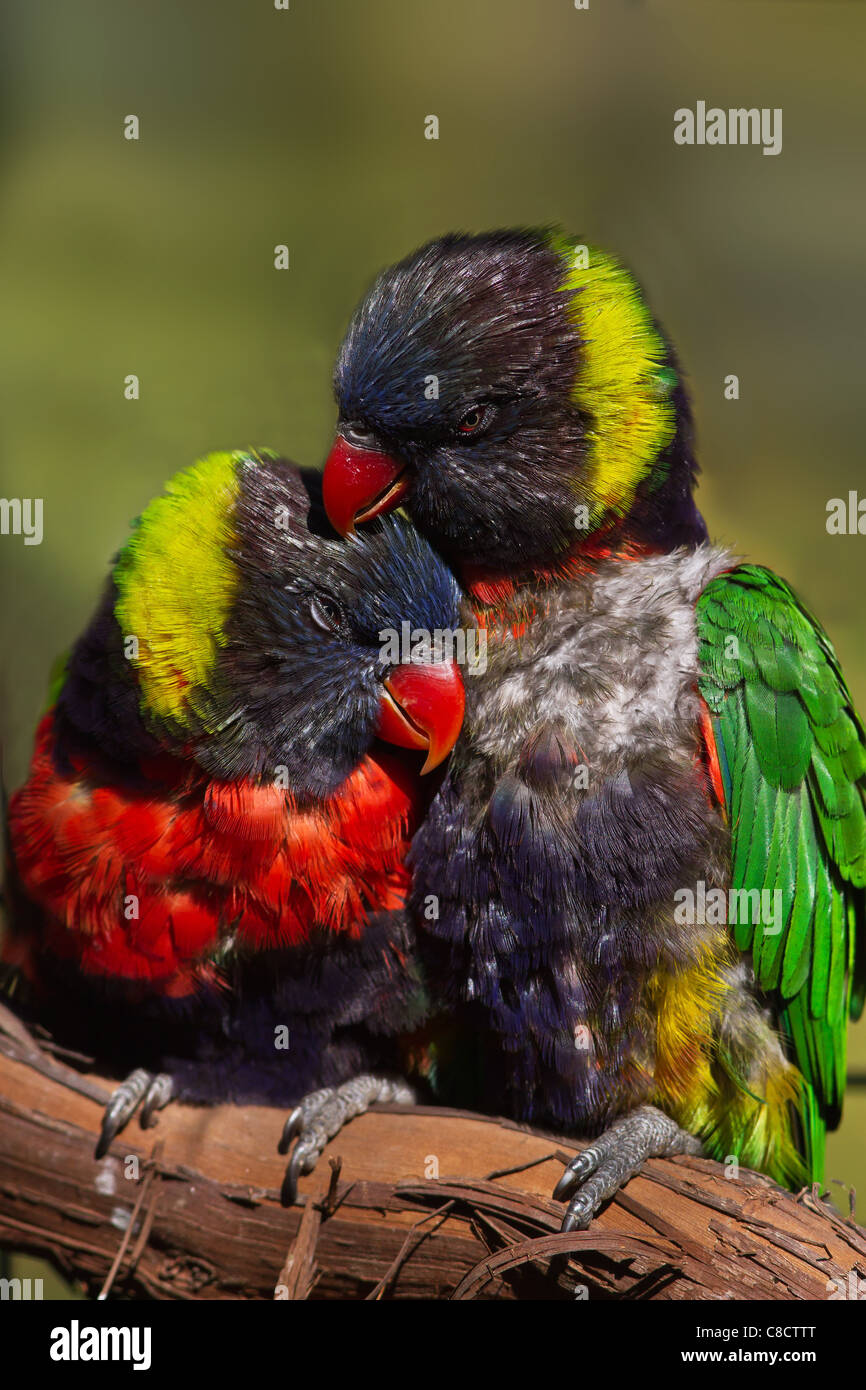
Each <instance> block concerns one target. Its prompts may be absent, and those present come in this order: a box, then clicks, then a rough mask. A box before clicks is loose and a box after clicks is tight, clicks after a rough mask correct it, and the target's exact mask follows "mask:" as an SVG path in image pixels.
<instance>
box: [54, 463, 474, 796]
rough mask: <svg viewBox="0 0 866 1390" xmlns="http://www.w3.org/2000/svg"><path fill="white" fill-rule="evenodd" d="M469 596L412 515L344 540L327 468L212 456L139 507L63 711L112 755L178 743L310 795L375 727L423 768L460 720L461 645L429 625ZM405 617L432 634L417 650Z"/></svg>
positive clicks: (236, 771) (340, 769)
mask: <svg viewBox="0 0 866 1390" xmlns="http://www.w3.org/2000/svg"><path fill="white" fill-rule="evenodd" d="M458 602H459V589H458V586H457V583H456V580H455V579H454V578H453V576H452V574H451V573H450V571H449V570H448V569H447V568H446V566H445V565H444V564H443V562H442V561H441V560H440V559H439V557H438V556H437V555H436V554H435V553H434V552H433V551H432V550H431V548H430V546H429V545H428V544H427V542H426V541H424V539H423V538H422V537H421V536H420V535H418V533H417V532H416V531H415V530H414V528H413V527H412V526H411V525H410V524H409V523H408V522H405V521H404V520H403V519H402V518H399V517H385V518H383V519H382V521H380V522H378V523H376V525H375V526H374V527H373V528H372V529H370V530H369V531H365V533H364V534H363V535H357V536H350V537H349V538H348V539H345V540H344V539H342V538H341V537H339V536H338V535H337V534H336V533H335V532H334V530H333V528H332V527H331V525H330V523H329V522H328V520H327V517H326V515H325V512H324V509H323V507H322V502H321V475H319V474H316V473H314V472H312V471H311V470H301V469H298V468H297V467H295V465H293V464H291V463H288V462H287V461H286V460H284V459H279V458H277V457H275V456H272V455H269V454H266V453H264V452H263V451H257V452H253V451H247V452H238V453H223V454H212V455H209V456H208V457H207V458H205V459H202V460H200V461H199V462H198V463H197V464H195V465H194V466H193V467H192V468H190V469H186V470H184V472H182V473H180V474H178V475H176V477H175V478H174V479H172V481H171V483H170V484H169V485H168V488H167V489H166V492H165V493H164V494H163V495H162V496H161V497H159V498H157V499H156V500H155V501H154V502H152V503H151V504H150V506H149V507H148V508H147V509H146V511H145V512H144V514H143V515H142V517H141V518H140V520H139V523H138V525H137V527H136V529H135V531H134V532H133V534H132V536H131V538H130V540H129V542H128V543H127V545H126V546H125V548H124V549H123V550H122V551H121V553H120V555H119V557H118V559H117V561H116V563H115V567H114V572H113V575H112V582H111V585H110V589H109V594H108V596H107V607H105V608H104V609H103V611H102V612H101V613H99V614H97V617H96V619H94V624H92V625H91V629H90V630H89V631H88V632H87V633H85V635H84V637H83V638H82V639H81V640H80V641H79V643H78V644H77V647H76V648H75V649H74V650H73V653H72V657H71V659H70V663H69V666H68V668H67V673H66V678H65V682H64V684H63V687H62V689H61V692H60V696H59V700H58V717H59V718H61V719H63V720H65V721H66V723H67V725H68V726H72V727H73V728H77V730H78V732H79V733H80V734H81V733H86V732H90V734H91V735H93V733H94V731H95V729H97V728H98V731H99V735H100V737H99V743H100V744H101V747H102V749H103V751H108V752H112V751H113V752H114V756H117V753H118V751H119V749H120V748H121V747H126V748H129V747H130V746H135V747H137V748H139V749H140V750H141V751H142V752H145V753H147V752H158V751H168V752H171V753H173V754H176V753H177V752H178V751H182V753H183V755H184V756H189V757H191V758H192V759H194V761H195V762H197V763H198V764H199V765H200V766H201V767H202V768H203V769H204V770H205V771H206V772H207V773H208V774H209V775H210V776H211V777H213V778H216V779H219V780H222V781H232V780H234V779H237V778H244V779H247V778H251V779H259V780H263V781H264V780H273V779H277V778H282V779H283V781H282V784H283V785H284V786H286V787H287V788H288V790H289V791H291V793H292V794H293V795H294V796H295V797H296V798H298V799H299V800H303V799H305V798H320V797H322V796H326V795H329V794H330V793H332V792H334V791H335V790H336V789H337V788H338V787H339V786H340V785H341V783H342V782H343V781H344V780H345V779H346V778H347V777H348V776H349V774H350V773H351V772H352V771H353V770H354V768H355V767H356V766H357V764H358V763H359V762H360V760H361V758H362V757H363V756H364V755H365V753H367V752H368V751H369V750H370V749H371V746H372V745H373V744H374V741H375V740H376V739H377V738H379V739H383V740H385V741H386V742H388V743H392V744H396V745H398V746H400V747H403V748H410V749H416V750H420V751H422V752H423V754H424V755H425V757H424V758H419V759H417V760H413V761H417V762H418V763H419V766H420V764H421V763H422V762H423V764H424V766H423V769H421V770H423V771H427V770H429V769H430V768H432V767H434V766H436V765H437V764H438V763H440V762H441V761H442V760H443V759H444V758H445V757H446V755H447V754H448V753H449V752H450V750H451V748H452V747H453V745H454V743H455V742H456V740H457V736H458V734H459V732H460V726H461V723H462V718H463V708H464V690H463V682H462V678H461V674H460V671H459V668H458V666H457V664H456V662H455V661H453V660H451V659H450V656H451V654H452V652H453V647H452V646H450V645H449V644H448V642H447V640H444V641H443V640H440V642H439V646H438V647H437V645H436V637H435V634H436V633H437V632H440V633H444V634H447V633H449V632H451V633H453V632H454V629H455V627H456V624H457V621H458V616H457V614H458ZM405 624H408V625H409V628H410V629H411V630H413V636H415V630H420V631H421V632H422V633H430V634H432V638H431V641H430V642H429V643H427V644H426V645H425V644H424V643H422V644H421V656H420V658H419V655H418V646H417V644H413V647H412V648H411V649H410V651H409V652H408V653H407V650H406V646H407V644H406V643H405V642H403V643H402V645H401V643H400V637H401V636H402V635H403V629H404V625H405ZM107 627H108V628H111V629H113V631H114V634H115V635H114V638H113V639H112V640H108V639H107V638H106V629H107ZM121 651H122V656H123V658H124V659H120V654H121ZM131 703H132V705H133V710H132V713H130V704H131ZM130 717H131V718H132V719H133V721H134V720H137V721H138V727H137V731H133V733H134V734H135V736H134V737H133V736H132V735H131V733H130V728H129V721H130ZM118 721H120V722H121V724H122V725H123V727H122V728H120V729H119V728H118ZM109 738H110V739H113V740H114V744H115V747H114V749H113V750H112V749H111V748H110V747H108V748H107V747H106V743H107V740H108V739H109Z"/></svg>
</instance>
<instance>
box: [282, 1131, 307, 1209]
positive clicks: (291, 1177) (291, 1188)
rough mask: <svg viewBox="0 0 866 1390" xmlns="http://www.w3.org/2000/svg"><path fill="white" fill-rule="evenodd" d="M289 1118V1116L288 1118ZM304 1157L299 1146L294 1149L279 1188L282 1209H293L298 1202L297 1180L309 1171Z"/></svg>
mask: <svg viewBox="0 0 866 1390" xmlns="http://www.w3.org/2000/svg"><path fill="white" fill-rule="evenodd" d="M289 1118H291V1116H290V1117H289ZM305 1158H306V1155H305V1154H304V1151H303V1149H302V1148H301V1145H300V1144H299V1145H298V1147H297V1148H296V1149H295V1152H294V1153H293V1154H292V1157H291V1158H290V1160H289V1163H288V1167H287V1168H286V1175H285V1177H284V1178H283V1185H282V1187H281V1188H280V1204H281V1206H284V1207H293V1206H294V1205H295V1203H296V1201H297V1200H298V1178H299V1177H300V1176H301V1174H302V1173H309V1171H310V1169H309V1168H307V1167H305V1166H304V1161H305Z"/></svg>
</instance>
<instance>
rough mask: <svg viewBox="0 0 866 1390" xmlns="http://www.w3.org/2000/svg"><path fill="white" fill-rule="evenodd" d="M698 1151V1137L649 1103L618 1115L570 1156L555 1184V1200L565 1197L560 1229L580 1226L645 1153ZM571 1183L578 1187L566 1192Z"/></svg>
mask: <svg viewBox="0 0 866 1390" xmlns="http://www.w3.org/2000/svg"><path fill="white" fill-rule="evenodd" d="M700 1152H701V1144H700V1140H699V1139H697V1138H696V1137H695V1136H694V1135H693V1134H689V1133H688V1132H687V1131H686V1130H684V1129H681V1128H680V1126H679V1125H678V1124H677V1123H676V1121H675V1120H673V1119H671V1117H670V1115H667V1114H665V1113H664V1111H662V1110H658V1109H657V1108H656V1107H655V1106H653V1105H642V1106H639V1107H638V1108H637V1109H636V1110H633V1111H631V1112H629V1113H628V1114H627V1115H623V1116H621V1117H620V1118H619V1119H618V1120H615V1121H614V1123H613V1124H612V1125H611V1126H610V1128H608V1129H606V1130H605V1131H604V1133H602V1134H600V1135H599V1136H598V1138H597V1139H594V1140H593V1142H592V1144H591V1145H590V1147H589V1148H588V1149H584V1150H583V1153H580V1154H578V1155H577V1157H576V1158H573V1159H572V1160H571V1162H570V1163H569V1165H568V1167H567V1168H566V1170H565V1172H564V1173H563V1174H562V1176H561V1178H560V1179H559V1182H558V1183H557V1184H556V1187H555V1189H554V1192H553V1195H554V1198H555V1199H556V1200H557V1201H560V1202H561V1201H567V1200H568V1198H569V1197H571V1200H570V1201H569V1202H568V1210H567V1211H566V1213H565V1219H564V1220H563V1223H562V1230H563V1231H575V1230H583V1231H585V1230H586V1228H587V1227H588V1226H589V1224H590V1222H591V1221H592V1219H593V1217H594V1216H595V1214H596V1212H597V1211H599V1210H600V1209H601V1207H602V1206H603V1205H604V1203H605V1202H607V1201H609V1200H610V1198H611V1197H613V1196H615V1194H616V1193H617V1192H618V1191H619V1190H620V1188H621V1187H623V1186H624V1185H625V1183H627V1182H628V1181H629V1179H630V1178H633V1177H634V1176H635V1174H636V1173H639V1172H640V1170H641V1168H642V1167H643V1164H644V1162H645V1161H646V1159H648V1158H670V1157H673V1155H674V1154H684V1153H688V1154H695V1153H698V1154H699V1153H700ZM576 1188H579V1189H580V1190H579V1191H578V1192H576V1193H575V1195H574V1196H571V1194H572V1193H574V1192H575V1189H576Z"/></svg>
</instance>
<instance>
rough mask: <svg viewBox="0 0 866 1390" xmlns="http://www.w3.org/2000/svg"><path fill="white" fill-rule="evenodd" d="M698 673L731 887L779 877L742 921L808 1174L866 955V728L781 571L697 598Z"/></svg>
mask: <svg viewBox="0 0 866 1390" xmlns="http://www.w3.org/2000/svg"><path fill="white" fill-rule="evenodd" d="M697 626H698V641H699V665H700V678H699V685H700V690H701V694H702V695H703V697H704V700H705V701H706V703H707V705H708V707H709V709H710V712H711V715H712V720H713V728H714V732H715V738H716V751H717V753H718V757H719V765H720V768H721V772H722V780H723V783H724V788H725V797H726V803H727V807H726V809H727V812H728V818H729V821H730V827H731V839H732V845H731V858H732V864H731V887H732V888H740V889H746V890H748V889H758V890H762V889H768V890H770V892H773V891H774V890H776V889H778V890H779V891H780V893H781V905H782V911H781V922H782V928H781V931H779V930H778V929H777V927H778V923H776V924H769V923H767V924H764V923H763V922H761V921H759V922H757V923H753V922H745V923H744V922H740V923H738V924H736V925H735V926H734V927H733V928H732V931H733V935H734V940H735V942H736V945H737V947H738V949H739V950H741V951H744V952H745V951H750V952H751V956H752V966H753V970H754V974H755V979H756V981H757V984H758V985H759V987H760V988H761V989H762V990H764V991H766V993H767V994H768V995H769V996H771V997H772V999H773V1000H774V1002H775V1005H776V1007H777V1009H778V1018H779V1025H780V1027H781V1029H782V1031H783V1033H784V1035H785V1036H786V1038H787V1039H788V1043H789V1048H790V1052H791V1056H792V1060H793V1061H794V1062H795V1063H796V1065H797V1067H798V1068H799V1070H800V1071H801V1072H802V1074H803V1077H804V1078H805V1082H806V1085H805V1088H804V1095H803V1103H802V1111H801V1120H802V1130H803V1143H804V1158H805V1159H806V1162H807V1165H808V1167H809V1171H810V1173H811V1175H812V1180H813V1181H820V1180H821V1178H822V1176H823V1173H822V1168H823V1156H824V1136H825V1133H826V1130H827V1129H828V1128H829V1129H832V1128H834V1127H835V1126H836V1124H838V1122H839V1116H840V1114H841V1108H842V1096H843V1092H844V1089H845V1057H846V1028H847V1020H848V1016H849V1014H850V1015H852V1016H854V1017H857V1016H858V1015H859V1012H860V1010H861V1009H862V1006H863V996H864V974H866V971H864V966H866V935H864V916H866V894H864V891H863V889H864V885H866V808H864V794H866V733H864V728H863V724H862V723H861V721H860V719H859V717H858V715H857V713H856V711H855V709H854V707H853V703H852V700H851V696H850V694H849V692H848V688H847V686H846V685H845V681H844V679H843V677H842V672H841V671H840V669H839V663H838V660H837V657H836V653H835V652H834V650H833V647H832V645H831V643H830V640H829V638H828V637H827V636H826V634H825V633H824V632H823V631H822V629H821V627H820V626H819V624H818V623H817V622H816V620H815V619H814V618H813V617H812V615H811V614H810V613H809V612H808V611H807V610H806V609H805V608H804V607H803V605H802V604H801V603H800V601H799V600H798V599H797V597H796V596H795V595H794V593H793V592H792V591H791V589H790V588H789V587H788V585H787V584H786V583H785V582H784V580H782V579H779V578H778V577H777V576H776V575H774V574H772V573H771V572H770V571H769V570H766V569H761V568H759V567H757V566H754V565H741V566H739V567H738V568H736V569H734V570H731V571H730V572H729V573H727V574H723V575H720V576H719V577H718V578H716V579H714V580H712V581H711V582H710V584H708V586H707V588H706V589H705V590H704V592H703V594H702V595H701V597H700V599H699V600H698V604H697Z"/></svg>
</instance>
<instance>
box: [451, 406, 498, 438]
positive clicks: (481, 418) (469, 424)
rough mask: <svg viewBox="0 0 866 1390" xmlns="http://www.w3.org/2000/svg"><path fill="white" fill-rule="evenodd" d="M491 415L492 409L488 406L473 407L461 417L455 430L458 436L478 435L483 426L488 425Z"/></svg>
mask: <svg viewBox="0 0 866 1390" xmlns="http://www.w3.org/2000/svg"><path fill="white" fill-rule="evenodd" d="M492 415H493V408H492V406H489V405H473V406H470V408H469V409H468V410H467V411H466V413H465V414H464V415H463V416H462V417H461V419H460V423H459V424H458V426H457V429H458V431H459V433H460V434H480V432H481V430H483V429H484V426H485V425H487V424H489V422H490V419H491V417H492Z"/></svg>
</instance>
